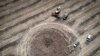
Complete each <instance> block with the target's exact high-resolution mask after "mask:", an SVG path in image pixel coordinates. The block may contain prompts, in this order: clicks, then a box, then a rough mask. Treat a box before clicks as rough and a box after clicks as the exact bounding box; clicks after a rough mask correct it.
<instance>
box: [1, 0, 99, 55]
mask: <svg viewBox="0 0 100 56" xmlns="http://www.w3.org/2000/svg"><path fill="white" fill-rule="evenodd" d="M57 6H61V8H62V9H61V15H60V16H62V15H63V14H64V13H65V12H67V13H68V14H69V16H68V20H65V21H64V20H62V19H59V20H57V19H56V18H54V17H52V16H51V13H52V12H54V11H55V9H56V7H57ZM45 24H47V25H46V26H45ZM57 25H61V26H57ZM45 27H46V28H50V27H54V28H55V29H58V30H61V31H62V30H64V31H66V32H71V33H72V35H74V36H76V37H77V40H79V41H80V45H81V50H80V52H79V54H78V55H76V56H100V0H0V56H17V55H19V54H22V53H26V54H27V53H29V52H27V51H26V49H27V50H28V49H29V48H26V49H21V48H23V46H24V44H25V45H26V43H30V42H28V41H30V39H31V38H32V36H30V35H32V33H36V32H37V31H36V29H37V30H42V29H43V28H45ZM64 34H65V35H68V36H69V39H70V37H72V36H70V35H69V34H67V33H64ZM89 34H91V35H92V36H93V38H94V39H93V41H91V42H90V43H89V44H88V45H86V44H85V39H86V37H87V36H88V35H89ZM28 37H30V38H29V39H28V41H27V38H28ZM73 43H74V42H73ZM21 44H23V45H22V46H21ZM19 45H20V47H19ZM29 46H30V45H29ZM24 47H28V46H24ZM78 49H79V48H77V50H78ZM17 50H18V51H17ZM23 50H24V51H23ZM19 52H22V53H19ZM26 54H23V55H22V56H25V55H26ZM73 54H75V53H73ZM71 56H75V55H71Z"/></svg>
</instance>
